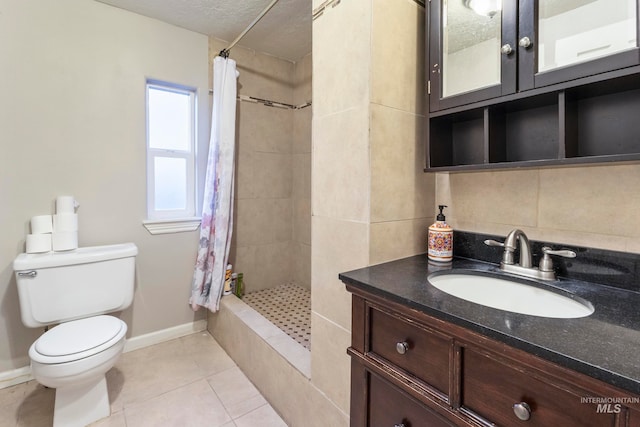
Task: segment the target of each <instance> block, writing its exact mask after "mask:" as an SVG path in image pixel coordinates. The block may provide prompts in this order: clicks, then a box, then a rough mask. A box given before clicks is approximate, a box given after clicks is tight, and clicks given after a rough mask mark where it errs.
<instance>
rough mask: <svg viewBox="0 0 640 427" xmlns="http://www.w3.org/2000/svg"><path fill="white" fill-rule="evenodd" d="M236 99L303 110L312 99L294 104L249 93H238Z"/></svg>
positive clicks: (211, 90)
mask: <svg viewBox="0 0 640 427" xmlns="http://www.w3.org/2000/svg"><path fill="white" fill-rule="evenodd" d="M209 95H213V89H209ZM236 99H237V100H238V101H248V102H253V103H254V104H262V105H265V106H267V107H276V108H285V109H287V110H302V109H303V108H307V107H310V106H311V101H307V102H305V103H304V104H300V105H293V104H287V103H286V102H279V101H271V100H269V99H263V98H256V97H255V96H248V95H238V96H237V97H236Z"/></svg>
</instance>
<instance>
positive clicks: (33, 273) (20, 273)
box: [18, 270, 38, 277]
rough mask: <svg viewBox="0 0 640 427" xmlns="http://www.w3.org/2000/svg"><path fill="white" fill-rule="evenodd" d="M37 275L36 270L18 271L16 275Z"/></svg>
mask: <svg viewBox="0 0 640 427" xmlns="http://www.w3.org/2000/svg"><path fill="white" fill-rule="evenodd" d="M37 275H38V272H37V271H35V270H31V271H19V272H18V276H28V277H36V276H37Z"/></svg>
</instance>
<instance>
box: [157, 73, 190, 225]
mask: <svg viewBox="0 0 640 427" xmlns="http://www.w3.org/2000/svg"><path fill="white" fill-rule="evenodd" d="M146 99H147V218H148V220H149V221H146V222H145V226H146V225H147V224H148V223H152V222H155V223H158V222H165V223H167V222H171V221H172V220H177V219H188V218H190V219H193V217H194V216H195V213H196V209H195V200H196V197H195V196H196V188H195V186H196V185H195V183H196V179H195V178H196V177H195V172H196V171H195V147H196V91H195V89H192V88H187V87H184V86H179V85H174V84H170V83H163V82H157V81H147V98H146ZM147 228H149V227H147ZM149 231H151V230H149ZM175 231H183V230H181V229H177V230H173V231H164V232H175ZM151 232H152V231H151ZM152 233H153V232H152ZM154 234H155V233H154Z"/></svg>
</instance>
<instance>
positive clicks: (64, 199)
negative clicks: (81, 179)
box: [56, 196, 80, 213]
mask: <svg viewBox="0 0 640 427" xmlns="http://www.w3.org/2000/svg"><path fill="white" fill-rule="evenodd" d="M79 206H80V204H79V203H78V202H77V201H76V199H75V198H74V197H73V196H60V197H58V198H57V199H56V213H75V212H76V209H77V208H78V207H79Z"/></svg>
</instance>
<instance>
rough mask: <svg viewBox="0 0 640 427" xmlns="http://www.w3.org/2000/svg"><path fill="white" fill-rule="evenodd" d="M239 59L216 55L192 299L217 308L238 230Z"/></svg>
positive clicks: (197, 304) (195, 306) (196, 303)
mask: <svg viewBox="0 0 640 427" xmlns="http://www.w3.org/2000/svg"><path fill="white" fill-rule="evenodd" d="M237 79H238V72H237V71H236V62H235V61H234V60H232V59H229V58H222V57H220V56H217V57H216V58H215V59H214V62H213V111H212V115H211V138H210V140H209V157H208V160H207V173H206V180H205V186H204V198H203V204H202V222H201V224H200V243H199V246H198V257H197V260H196V265H195V268H194V272H193V281H192V284H191V298H190V299H189V303H190V304H191V308H192V309H193V310H194V311H195V310H198V309H199V308H200V307H201V306H202V307H206V308H208V309H209V310H211V311H212V312H216V311H218V308H219V304H220V296H221V295H222V288H223V285H224V274H225V270H226V266H227V261H228V259H229V246H230V243H231V234H232V231H233V186H234V164H235V145H236V144H235V133H236V91H237Z"/></svg>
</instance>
